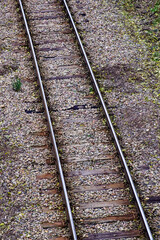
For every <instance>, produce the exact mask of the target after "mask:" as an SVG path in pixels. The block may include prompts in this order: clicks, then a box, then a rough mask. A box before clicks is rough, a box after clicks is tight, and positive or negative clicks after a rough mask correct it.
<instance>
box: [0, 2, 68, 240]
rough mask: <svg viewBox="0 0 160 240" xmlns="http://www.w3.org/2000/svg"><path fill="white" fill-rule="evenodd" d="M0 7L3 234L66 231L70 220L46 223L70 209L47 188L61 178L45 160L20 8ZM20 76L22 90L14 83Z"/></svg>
mask: <svg viewBox="0 0 160 240" xmlns="http://www.w3.org/2000/svg"><path fill="white" fill-rule="evenodd" d="M0 8H1V14H0V22H1V33H0V39H1V40H0V41H1V44H2V45H1V46H2V47H1V56H2V58H1V61H2V62H1V68H0V73H1V77H0V89H1V95H0V112H1V120H0V140H1V145H0V161H1V190H0V201H1V210H0V212H1V214H0V215H1V218H0V238H1V239H2V240H14V239H15V240H18V239H19V240H20V239H25V240H26V239H33V240H34V239H53V238H56V237H60V236H64V237H65V236H66V237H68V236H69V230H68V227H67V226H65V227H63V226H60V227H58V228H57V227H52V228H45V227H43V223H46V222H51V223H54V222H61V221H64V222H66V214H65V211H64V208H63V202H62V196H61V194H59V193H54V194H51V193H50V194H48V193H47V191H48V190H50V189H58V187H59V182H58V179H57V171H56V167H55V165H47V164H46V161H49V160H52V159H53V153H52V151H51V147H50V144H51V143H50V141H49V140H48V132H47V128H46V120H45V115H44V111H43V107H42V103H41V101H40V98H39V90H38V88H37V83H36V76H35V71H33V67H32V66H33V62H32V61H31V58H30V53H29V52H28V51H29V50H28V48H27V44H26V36H25V32H24V30H23V27H22V24H21V19H20V14H17V11H16V3H15V1H1V3H0ZM17 77H18V78H19V79H20V80H21V83H22V86H21V90H20V91H19V92H16V91H14V90H13V87H12V81H13V80H15V79H17ZM46 173H47V174H48V175H45V174H46ZM44 175H45V176H46V177H45V176H44ZM45 178H46V179H45ZM47 178H48V179H47ZM47 209H48V211H47Z"/></svg>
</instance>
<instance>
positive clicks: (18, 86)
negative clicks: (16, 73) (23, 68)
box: [12, 77, 22, 92]
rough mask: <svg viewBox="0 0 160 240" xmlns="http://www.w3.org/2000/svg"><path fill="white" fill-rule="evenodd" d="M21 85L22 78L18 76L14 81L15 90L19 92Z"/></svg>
mask: <svg viewBox="0 0 160 240" xmlns="http://www.w3.org/2000/svg"><path fill="white" fill-rule="evenodd" d="M21 85H22V83H21V80H20V79H19V78H18V77H16V79H15V80H14V81H13V82H12V87H13V90H14V91H16V92H19V91H20V90H21Z"/></svg>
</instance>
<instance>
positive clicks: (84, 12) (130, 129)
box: [68, 0, 160, 239]
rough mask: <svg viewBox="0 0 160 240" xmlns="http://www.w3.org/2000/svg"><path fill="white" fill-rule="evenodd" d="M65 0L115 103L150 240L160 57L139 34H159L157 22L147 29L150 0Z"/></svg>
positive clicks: (154, 218)
mask: <svg viewBox="0 0 160 240" xmlns="http://www.w3.org/2000/svg"><path fill="white" fill-rule="evenodd" d="M68 2H69V5H70V6H71V10H72V13H73V14H74V19H75V20H76V23H77V26H78V29H79V31H80V34H81V37H82V38H83V42H84V43H85V46H86V51H87V53H88V55H89V59H90V62H91V64H92V68H93V71H94V73H95V75H96V77H97V79H98V82H99V85H100V87H101V91H102V94H103V96H104V99H105V101H107V105H108V107H110V106H113V105H114V106H115V108H113V109H109V111H110V113H111V114H114V119H113V123H114V124H115V125H116V128H117V130H118V132H119V135H120V137H121V145H122V147H123V148H124V150H125V156H126V159H127V161H128V165H129V167H130V169H131V172H132V176H133V179H134V181H135V183H136V186H137V189H138V192H139V195H140V198H141V200H142V203H143V206H144V209H145V213H146V215H147V217H148V220H149V224H150V226H151V228H152V232H153V234H154V238H155V239H159V234H160V231H159V229H160V221H159V219H160V215H159V213H158V212H157V211H156V208H157V206H159V204H160V201H159V200H158V199H160V198H159V196H160V195H159V194H160V192H159V189H160V188H159V186H160V177H159V171H158V169H159V167H160V166H159V159H160V152H159V115H160V111H159V89H160V88H159V82H160V81H159V61H158V60H156V59H155V58H153V56H154V55H155V53H154V52H153V51H154V46H153V45H154V41H152V40H151V41H152V42H150V43H149V40H148V39H147V37H146V36H145V37H144V34H143V36H142V33H144V32H145V31H146V32H147V31H152V30H153V31H154V29H155V28H157V30H155V32H156V31H157V34H158V32H159V26H158V25H152V27H150V22H151V21H152V20H151V18H154V16H155V15H152V17H150V16H151V15H150V13H149V12H148V11H149V10H148V9H149V8H150V9H151V8H153V2H151V1H142V2H138V1H135V2H133V4H130V5H129V3H128V2H130V1H127V2H126V1H102V0H99V1H90V0H89V1H88V0H87V1H86V4H85V1H82V0H80V1H76V0H69V1H68ZM127 4H128V5H127ZM131 5H133V6H132V7H131ZM134 5H135V8H134ZM127 8H129V10H128V12H127V10H126V9H127ZM133 8H134V10H133ZM137 12H138V13H139V14H138V13H137ZM147 14H148V15H147ZM143 30H144V31H143ZM146 35H147V33H146ZM152 36H153V35H152ZM155 39H158V38H155ZM158 42H159V41H158V40H157V44H158ZM155 198H156V199H157V200H151V199H155ZM146 199H150V200H148V201H150V205H149V204H147V202H146V201H147V200H146ZM155 201H156V203H155ZM151 209H152V210H151Z"/></svg>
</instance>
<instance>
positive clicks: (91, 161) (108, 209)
mask: <svg viewBox="0 0 160 240" xmlns="http://www.w3.org/2000/svg"><path fill="white" fill-rule="evenodd" d="M63 3H64V6H65V9H66V11H67V13H68V16H69V18H70V21H71V23H72V26H73V28H74V31H75V33H76V37H77V39H78V42H79V45H80V48H81V50H82V53H83V56H84V58H85V61H84V60H83V59H82V56H81V54H80V52H79V49H78V47H77V43H76V40H75V36H74V34H73V31H72V30H71V28H70V24H69V21H68V18H67V15H66V14H64V6H63V5H62V2H59V1H47V0H41V1H39V2H38V3H37V2H34V1H23V4H24V9H25V11H24V9H23V5H22V2H21V0H19V4H20V8H21V11H22V15H23V19H24V22H25V27H26V30H27V34H28V36H29V42H30V46H31V51H32V54H33V59H34V63H35V67H36V71H37V76H38V80H39V85H40V89H41V96H42V99H43V103H44V108H45V112H46V116H47V119H48V126H49V130H50V136H51V140H52V143H53V151H54V155H55V158H56V164H57V168H58V173H59V179H60V183H61V188H62V195H63V197H64V202H65V205H66V209H67V213H68V219H69V225H70V229H71V232H72V238H73V239H86V240H87V239H88V240H90V239H146V237H147V238H148V239H153V237H152V234H151V232H150V228H149V226H148V223H147V220H146V217H145V215H144V212H143V209H142V207H141V204H140V201H139V198H138V194H137V192H136V189H135V187H134V184H133V181H132V178H131V176H130V173H129V170H128V167H127V165H126V162H125V159H124V156H123V153H122V151H121V148H120V145H119V142H118V139H117V137H116V134H115V131H114V129H113V126H112V123H111V120H110V118H109V115H108V112H107V109H106V107H105V104H104V101H103V98H102V96H101V93H100V91H99V88H98V85H97V83H96V80H95V77H94V74H93V72H92V69H91V67H90V64H89V62H88V59H87V56H86V54H85V50H84V48H83V45H82V43H81V40H80V38H79V35H78V32H77V30H76V27H75V25H74V22H73V19H72V16H71V14H70V11H69V8H68V6H67V3H66V1H63ZM25 13H26V14H27V20H26V17H25ZM27 21H28V23H29V27H28V24H27ZM30 33H31V35H32V38H33V40H32V38H31V35H30ZM34 48H35V51H34ZM35 52H36V54H35ZM38 65H39V66H38ZM85 65H87V67H86V66H85ZM39 67H40V70H39ZM40 72H41V73H40ZM41 76H42V77H41ZM91 80H92V81H93V85H94V88H95V92H96V93H95V92H94V90H93V87H92V84H91ZM42 81H43V84H44V88H45V91H44V88H43V84H42ZM46 93H47V94H46ZM45 95H47V100H46V96H45ZM97 96H98V97H99V100H98V99H97ZM47 102H48V103H47ZM48 106H49V107H48ZM100 106H102V108H103V110H104V114H105V118H104V114H103V113H102V111H101V109H100ZM106 122H107V123H108V126H109V127H108V128H107V126H106ZM53 126H54V130H55V135H56V139H55V135H54V132H53ZM111 136H112V137H111ZM113 138H114V142H115V146H116V149H115V147H114V146H113ZM56 142H57V143H56ZM117 153H118V154H117ZM120 159H121V162H122V165H123V168H122V167H121V165H120ZM123 169H124V170H123ZM124 172H125V176H124ZM46 174H47V173H46ZM126 178H127V179H128V182H129V183H126V180H125V179H126ZM128 186H129V187H130V188H131V190H132V194H133V195H134V199H132V197H131V194H130V191H129V189H128ZM55 191H56V189H55ZM135 203H136V205H137V206H138V210H139V214H140V217H141V222H142V223H143V224H144V228H142V226H141V222H140V219H139V216H138V214H137V209H136V208H135V206H134V204H135ZM53 226H54V223H49V222H48V223H45V224H44V226H43V227H44V228H52V227H53Z"/></svg>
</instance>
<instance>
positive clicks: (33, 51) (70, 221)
mask: <svg viewBox="0 0 160 240" xmlns="http://www.w3.org/2000/svg"><path fill="white" fill-rule="evenodd" d="M18 1H19V5H20V9H21V13H22V16H23V20H24V24H25V29H26V32H27V35H28V39H29V44H30V48H31V52H32V55H33V60H34V64H35V68H36V73H37V77H38V83H39V87H40V92H41V96H42V100H43V105H44V108H45V113H46V118H47V121H48V127H49V131H50V136H51V140H52V144H53V148H54V155H55V157H56V163H57V168H58V172H59V177H60V181H61V185H62V190H63V195H64V201H65V205H66V209H67V213H68V220H69V225H70V230H71V233H72V237H73V240H77V234H76V230H75V224H74V221H73V216H72V211H71V207H70V202H69V198H68V193H67V188H66V184H65V179H64V175H63V170H62V166H61V161H60V157H59V153H58V147H57V144H56V139H55V135H54V131H53V126H52V121H51V117H50V113H49V108H48V104H47V100H46V96H45V92H44V87H43V83H42V78H41V74H40V69H39V66H38V61H37V57H36V53H35V50H34V46H33V41H32V37H31V34H30V30H29V26H28V23H27V19H26V15H25V11H24V8H23V4H22V1H21V0H18Z"/></svg>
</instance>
